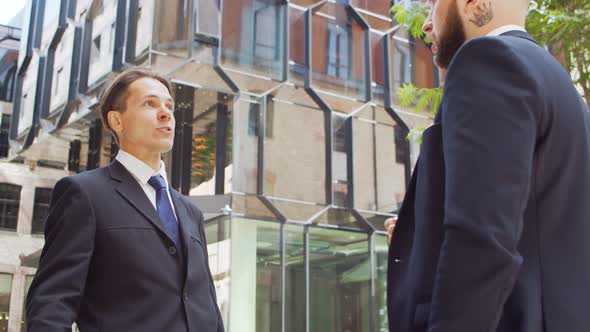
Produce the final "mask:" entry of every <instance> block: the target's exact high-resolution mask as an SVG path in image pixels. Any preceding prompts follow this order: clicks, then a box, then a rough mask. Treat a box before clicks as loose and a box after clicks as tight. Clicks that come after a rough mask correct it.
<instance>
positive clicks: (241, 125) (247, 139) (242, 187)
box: [232, 96, 263, 193]
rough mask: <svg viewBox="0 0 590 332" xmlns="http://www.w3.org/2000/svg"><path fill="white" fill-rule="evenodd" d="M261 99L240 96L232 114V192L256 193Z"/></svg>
mask: <svg viewBox="0 0 590 332" xmlns="http://www.w3.org/2000/svg"><path fill="white" fill-rule="evenodd" d="M262 101H263V100H262V99H260V98H250V97H247V96H242V97H241V98H240V99H239V100H238V101H237V102H236V104H235V112H234V128H233V141H234V155H235V157H234V164H233V174H235V176H234V177H233V178H232V190H233V191H234V192H243V193H256V192H257V189H258V188H257V185H258V158H259V155H258V139H259V138H258V130H259V128H260V118H261V114H262V111H263V110H262V107H263V105H262Z"/></svg>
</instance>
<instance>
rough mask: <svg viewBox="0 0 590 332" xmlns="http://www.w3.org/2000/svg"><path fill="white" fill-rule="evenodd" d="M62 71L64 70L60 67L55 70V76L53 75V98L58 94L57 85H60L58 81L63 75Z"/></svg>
mask: <svg viewBox="0 0 590 332" xmlns="http://www.w3.org/2000/svg"><path fill="white" fill-rule="evenodd" d="M63 70H64V68H63V67H61V68H60V69H58V70H57V74H56V75H55V84H54V86H55V90H54V92H53V95H54V96H57V94H58V93H59V88H60V86H59V83H60V81H61V79H62V77H61V76H62V74H63Z"/></svg>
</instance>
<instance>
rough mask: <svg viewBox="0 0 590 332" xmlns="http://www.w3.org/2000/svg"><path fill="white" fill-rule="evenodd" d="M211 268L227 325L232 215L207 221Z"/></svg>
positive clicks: (223, 317) (219, 303)
mask: <svg viewBox="0 0 590 332" xmlns="http://www.w3.org/2000/svg"><path fill="white" fill-rule="evenodd" d="M205 238H206V241H207V252H208V254H209V270H211V275H212V276H213V283H214V284H215V291H216V293H217V306H218V307H219V311H221V317H222V319H223V321H224V323H225V326H227V323H228V321H229V303H230V282H231V279H230V263H231V239H230V217H228V216H222V217H219V218H214V219H211V220H207V221H206V222H205Z"/></svg>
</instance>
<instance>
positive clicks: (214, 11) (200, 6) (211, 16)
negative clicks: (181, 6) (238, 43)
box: [192, 0, 221, 64]
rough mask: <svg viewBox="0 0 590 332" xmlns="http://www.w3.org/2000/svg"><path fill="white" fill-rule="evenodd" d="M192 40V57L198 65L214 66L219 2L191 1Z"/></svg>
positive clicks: (218, 33)
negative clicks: (192, 10) (192, 11)
mask: <svg viewBox="0 0 590 332" xmlns="http://www.w3.org/2000/svg"><path fill="white" fill-rule="evenodd" d="M193 6H194V7H193V8H194V13H193V25H194V32H195V33H194V38H193V41H192V57H193V58H194V59H196V60H197V61H198V62H199V63H207V64H215V56H216V54H217V53H218V51H219V36H220V30H221V26H220V24H219V14H220V11H221V0H193Z"/></svg>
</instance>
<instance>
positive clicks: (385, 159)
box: [352, 106, 410, 213]
mask: <svg viewBox="0 0 590 332" xmlns="http://www.w3.org/2000/svg"><path fill="white" fill-rule="evenodd" d="M352 133H353V138H352V141H353V156H354V160H353V165H354V167H353V172H354V176H353V178H354V206H355V208H358V209H361V210H370V211H379V212H387V213H395V212H397V211H398V209H399V208H400V206H401V203H402V201H403V198H404V194H405V189H406V163H407V162H408V160H409V157H410V156H409V145H408V141H407V140H406V135H405V131H404V130H403V129H402V127H401V126H399V125H397V124H396V123H395V122H394V121H393V119H392V118H391V117H390V116H389V114H387V111H386V110H385V109H384V108H382V107H378V106H369V107H367V108H366V109H365V110H363V111H362V112H359V113H358V114H357V115H356V116H354V117H353V122H352Z"/></svg>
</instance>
